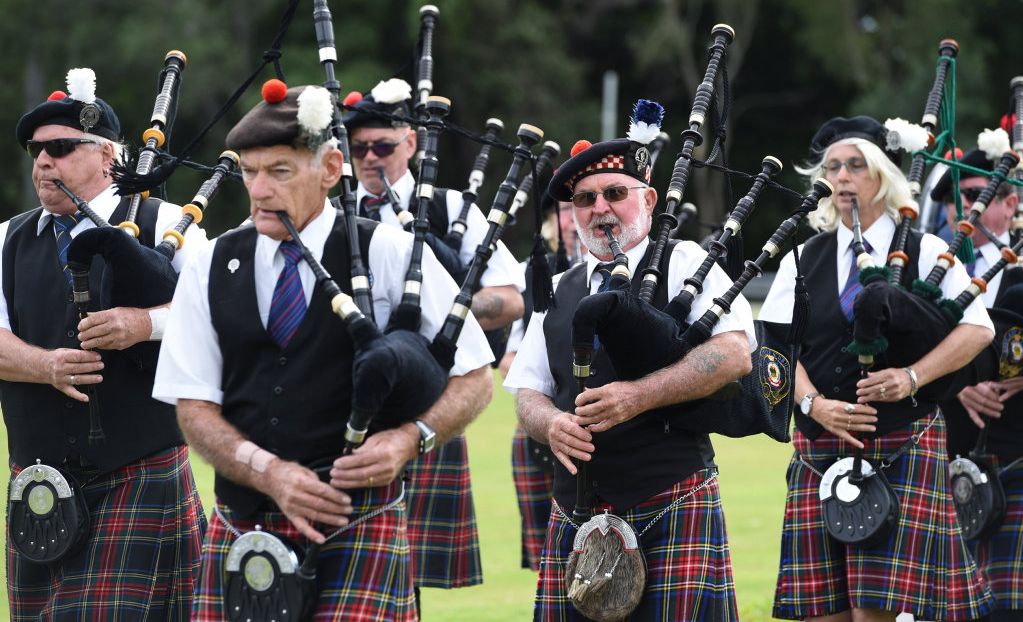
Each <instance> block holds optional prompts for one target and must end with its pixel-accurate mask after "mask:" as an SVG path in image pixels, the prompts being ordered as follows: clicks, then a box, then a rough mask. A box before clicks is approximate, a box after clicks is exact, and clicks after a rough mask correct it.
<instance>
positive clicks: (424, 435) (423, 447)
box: [416, 419, 437, 456]
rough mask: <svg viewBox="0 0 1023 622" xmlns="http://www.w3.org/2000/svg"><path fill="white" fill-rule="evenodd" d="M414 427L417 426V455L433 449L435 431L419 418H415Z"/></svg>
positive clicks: (435, 439) (435, 438) (435, 437)
mask: <svg viewBox="0 0 1023 622" xmlns="http://www.w3.org/2000/svg"><path fill="white" fill-rule="evenodd" d="M416 427H417V428H419V455H420V456H421V455H423V454H428V453H430V452H431V451H433V446H434V444H435V443H436V441H437V433H436V432H434V431H433V428H431V427H430V426H428V425H426V424H425V423H423V421H421V420H419V419H416Z"/></svg>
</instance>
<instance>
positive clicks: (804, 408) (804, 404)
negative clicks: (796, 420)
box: [799, 396, 813, 415]
mask: <svg viewBox="0 0 1023 622" xmlns="http://www.w3.org/2000/svg"><path fill="white" fill-rule="evenodd" d="M811 404H813V398H812V397H809V396H808V397H804V398H803V399H802V400H801V401H800V402H799V410H800V411H801V412H802V413H803V414H804V415H809V414H810V405H811Z"/></svg>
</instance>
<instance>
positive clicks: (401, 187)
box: [355, 170, 416, 206]
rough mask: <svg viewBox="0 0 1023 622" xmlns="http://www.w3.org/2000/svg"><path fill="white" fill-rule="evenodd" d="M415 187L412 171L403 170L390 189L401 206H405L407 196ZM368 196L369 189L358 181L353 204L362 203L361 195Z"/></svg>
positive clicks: (409, 195) (407, 199)
mask: <svg viewBox="0 0 1023 622" xmlns="http://www.w3.org/2000/svg"><path fill="white" fill-rule="evenodd" d="M415 189H416V178H415V177H413V176H412V171H408V170H407V171H405V174H404V175H402V176H401V177H399V178H398V181H396V182H394V183H393V184H391V190H394V193H395V194H396V195H398V202H399V203H401V204H402V205H403V206H407V205H408V202H409V197H411V196H412V194H413V192H415ZM365 196H369V191H368V190H366V186H364V185H362V182H361V181H360V182H359V186H358V188H356V189H355V204H356V205H358V204H360V203H362V197H365Z"/></svg>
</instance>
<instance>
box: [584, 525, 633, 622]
mask: <svg viewBox="0 0 1023 622" xmlns="http://www.w3.org/2000/svg"><path fill="white" fill-rule="evenodd" d="M645 586H646V560H645V559H644V558H643V551H642V550H640V548H639V539H638V537H637V536H636V532H635V530H633V528H632V526H631V525H629V524H628V523H627V522H626V521H624V520H623V519H621V518H619V517H618V516H615V515H614V514H609V513H606V512H605V513H604V514H598V515H596V516H594V517H593V518H591V519H590V520H588V521H586V522H585V523H584V524H583V525H582V526H581V527H579V531H578V533H576V536H575V541H574V542H573V546H572V553H571V554H570V555H569V557H568V566H567V568H566V570H565V589H566V591H567V592H568V599H569V601H570V602H571V603H572V606H573V607H575V608H576V610H577V611H579V613H581V614H583V615H584V616H586V617H587V618H589V619H591V620H595V621H596V622H616V621H617V620H624V619H625V618H627V617H628V616H629V614H631V613H632V611H633V610H634V609H635V608H636V606H637V605H639V601H640V599H641V598H642V597H643V588H644V587H645Z"/></svg>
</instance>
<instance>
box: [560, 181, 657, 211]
mask: <svg viewBox="0 0 1023 622" xmlns="http://www.w3.org/2000/svg"><path fill="white" fill-rule="evenodd" d="M641 188H646V186H632V187H628V186H609V187H607V188H604V189H603V190H601V191H600V192H594V191H592V190H583V191H581V192H576V193H575V194H573V195H572V205H574V206H576V207H590V206H591V205H593V204H594V203H596V202H597V195H598V194H599V195H601V196H603V197H604V200H605V201H607V202H608V203H617V202H619V201H624V200H625V199H627V198H628V196H629V190H639V189H641Z"/></svg>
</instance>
